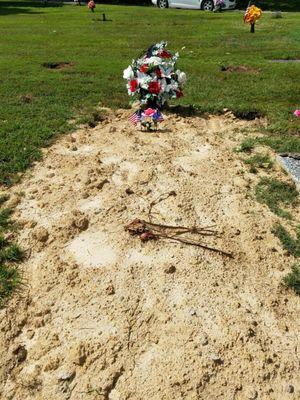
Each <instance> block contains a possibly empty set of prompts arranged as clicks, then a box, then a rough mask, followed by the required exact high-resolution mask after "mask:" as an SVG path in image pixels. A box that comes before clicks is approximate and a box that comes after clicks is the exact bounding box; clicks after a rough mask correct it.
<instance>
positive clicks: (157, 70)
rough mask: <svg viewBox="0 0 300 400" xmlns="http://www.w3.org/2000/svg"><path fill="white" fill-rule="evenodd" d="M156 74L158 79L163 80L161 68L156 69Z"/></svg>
mask: <svg viewBox="0 0 300 400" xmlns="http://www.w3.org/2000/svg"><path fill="white" fill-rule="evenodd" d="M155 73H156V76H157V77H158V78H161V70H160V68H156V70H155Z"/></svg>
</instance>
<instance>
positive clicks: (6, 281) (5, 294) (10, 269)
mask: <svg viewBox="0 0 300 400" xmlns="http://www.w3.org/2000/svg"><path fill="white" fill-rule="evenodd" d="M20 283H21V278H20V273H19V271H18V269H17V268H16V267H15V266H11V265H7V264H1V263H0V307H2V306H3V304H4V303H5V300H7V299H8V298H9V297H11V295H12V294H13V293H14V292H15V290H16V288H17V287H18V286H19V285H20Z"/></svg>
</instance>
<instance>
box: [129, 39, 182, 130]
mask: <svg viewBox="0 0 300 400" xmlns="http://www.w3.org/2000/svg"><path fill="white" fill-rule="evenodd" d="M178 58H179V54H178V53H176V54H175V55H173V54H172V53H170V52H169V50H168V49H167V43H166V42H161V43H157V44H155V45H153V46H151V47H150V48H149V49H148V50H147V51H146V52H145V53H144V54H142V55H141V57H140V58H138V59H137V60H133V61H132V63H131V65H129V67H128V68H126V69H125V70H124V73H123V78H124V79H126V81H127V85H126V87H127V90H128V95H129V96H130V97H131V99H132V100H133V101H136V100H138V101H139V103H140V110H138V111H137V112H136V113H135V114H134V115H133V116H132V117H130V120H131V121H132V122H133V123H138V122H141V124H142V126H145V127H147V129H151V127H152V124H151V123H150V120H152V122H153V124H154V126H155V127H156V125H157V123H158V122H160V121H162V120H163V116H162V114H161V112H160V110H161V109H162V107H163V106H164V105H165V103H166V102H167V101H168V100H171V99H178V98H180V97H182V96H183V87H184V84H185V82H186V74H185V73H184V72H182V71H180V70H179V69H177V67H176V63H177V60H178Z"/></svg>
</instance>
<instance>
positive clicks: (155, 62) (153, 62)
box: [145, 57, 161, 65]
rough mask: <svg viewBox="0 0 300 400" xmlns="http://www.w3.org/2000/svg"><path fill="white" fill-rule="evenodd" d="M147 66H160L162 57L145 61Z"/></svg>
mask: <svg viewBox="0 0 300 400" xmlns="http://www.w3.org/2000/svg"><path fill="white" fill-rule="evenodd" d="M145 64H153V65H160V64H161V58H160V57H149V58H147V60H145Z"/></svg>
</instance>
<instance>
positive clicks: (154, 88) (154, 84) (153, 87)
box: [148, 81, 160, 94]
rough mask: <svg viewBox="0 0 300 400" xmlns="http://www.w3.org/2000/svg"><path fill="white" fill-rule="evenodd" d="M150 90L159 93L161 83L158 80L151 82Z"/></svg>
mask: <svg viewBox="0 0 300 400" xmlns="http://www.w3.org/2000/svg"><path fill="white" fill-rule="evenodd" d="M148 90H149V92H150V93H152V94H158V93H159V91H160V84H159V83H158V82H156V81H154V82H150V83H149V86H148Z"/></svg>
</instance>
